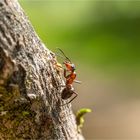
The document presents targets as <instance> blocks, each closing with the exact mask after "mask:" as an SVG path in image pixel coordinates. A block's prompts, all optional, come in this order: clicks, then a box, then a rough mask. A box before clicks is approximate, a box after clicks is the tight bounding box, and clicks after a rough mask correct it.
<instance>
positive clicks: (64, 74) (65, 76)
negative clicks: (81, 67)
mask: <svg viewBox="0 0 140 140" xmlns="http://www.w3.org/2000/svg"><path fill="white" fill-rule="evenodd" d="M66 72H67V70H66V69H64V77H65V78H67V75H66Z"/></svg>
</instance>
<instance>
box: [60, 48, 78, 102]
mask: <svg viewBox="0 0 140 140" xmlns="http://www.w3.org/2000/svg"><path fill="white" fill-rule="evenodd" d="M58 50H59V51H60V52H61V53H62V54H63V56H62V55H58V54H57V55H58V56H60V57H61V58H64V59H65V61H64V62H63V64H64V65H65V66H66V69H64V77H65V78H66V83H65V84H66V85H65V86H64V87H65V88H64V89H63V90H62V93H61V98H62V99H64V100H66V99H68V98H70V97H71V96H72V95H73V94H75V96H74V97H73V98H72V99H71V100H70V101H69V102H67V103H66V104H68V103H70V102H72V101H73V100H74V99H75V98H76V97H77V96H78V94H77V93H76V92H75V91H74V88H73V86H72V83H73V82H76V83H80V81H77V80H75V78H76V72H75V65H74V64H73V63H72V62H71V60H70V59H69V58H68V57H67V56H66V55H65V53H64V52H63V51H62V50H61V49H59V48H58ZM67 71H68V72H69V74H68V75H67Z"/></svg>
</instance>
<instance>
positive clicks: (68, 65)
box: [64, 62, 75, 71]
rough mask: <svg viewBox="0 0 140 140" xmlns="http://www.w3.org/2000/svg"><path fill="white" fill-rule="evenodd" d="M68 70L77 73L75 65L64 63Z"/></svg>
mask: <svg viewBox="0 0 140 140" xmlns="http://www.w3.org/2000/svg"><path fill="white" fill-rule="evenodd" d="M64 64H65V66H66V68H67V69H68V70H69V71H75V65H74V64H72V63H70V62H64Z"/></svg>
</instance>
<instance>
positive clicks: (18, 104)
mask: <svg viewBox="0 0 140 140" xmlns="http://www.w3.org/2000/svg"><path fill="white" fill-rule="evenodd" d="M54 62H55V58H54V56H53V55H52V53H51V51H50V50H48V49H47V48H46V47H45V45H44V44H43V43H42V42H41V41H40V39H39V37H38V36H37V34H36V33H35V31H34V29H33V27H32V26H31V24H30V22H29V20H28V19H27V17H26V16H25V14H24V12H23V10H22V9H21V7H20V5H19V3H18V1H17V0H0V139H5V140H7V139H13V140H16V139H42V140H43V139H46V140H83V137H82V135H81V134H78V132H77V126H76V122H75V116H74V115H73V112H72V110H71V105H70V104H68V105H64V106H61V105H62V104H64V103H65V101H64V100H62V99H61V91H62V87H61V86H60V85H62V84H63V83H64V81H63V79H62V76H61V74H59V73H58V71H57V69H56V66H55V63H54Z"/></svg>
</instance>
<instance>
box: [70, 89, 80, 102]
mask: <svg viewBox="0 0 140 140" xmlns="http://www.w3.org/2000/svg"><path fill="white" fill-rule="evenodd" d="M73 93H74V94H75V96H74V97H73V98H72V99H71V100H70V101H69V102H68V104H69V103H70V102H72V101H73V100H74V99H75V98H76V97H77V96H78V94H77V93H76V92H74V91H73Z"/></svg>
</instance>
